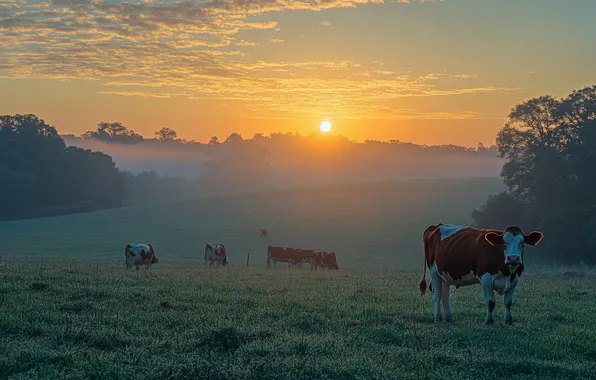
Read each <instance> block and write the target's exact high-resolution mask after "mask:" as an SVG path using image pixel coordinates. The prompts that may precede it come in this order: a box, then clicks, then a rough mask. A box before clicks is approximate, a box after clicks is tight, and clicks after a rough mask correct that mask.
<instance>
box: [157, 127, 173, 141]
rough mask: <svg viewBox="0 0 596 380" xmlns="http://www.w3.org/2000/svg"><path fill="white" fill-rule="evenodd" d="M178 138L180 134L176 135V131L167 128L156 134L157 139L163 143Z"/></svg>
mask: <svg viewBox="0 0 596 380" xmlns="http://www.w3.org/2000/svg"><path fill="white" fill-rule="evenodd" d="M177 137H178V134H177V133H176V131H175V130H173V129H171V128H167V127H163V128H162V129H160V130H159V131H157V132H155V138H157V139H158V140H159V141H162V142H166V141H173V140H175V139H176V138H177Z"/></svg>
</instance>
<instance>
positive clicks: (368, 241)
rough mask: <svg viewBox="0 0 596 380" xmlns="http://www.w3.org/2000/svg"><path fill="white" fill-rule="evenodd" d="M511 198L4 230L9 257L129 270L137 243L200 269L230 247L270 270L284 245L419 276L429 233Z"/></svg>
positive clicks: (423, 184) (312, 191)
mask: <svg viewBox="0 0 596 380" xmlns="http://www.w3.org/2000/svg"><path fill="white" fill-rule="evenodd" d="M502 188H503V185H502V183H501V180H500V179H499V178H485V179H479V178H473V179H427V180H410V181H402V182H386V183H369V184H350V185H332V186H319V187H308V188H297V189H292V190H280V191H270V192H265V193H254V194H245V195H234V196H220V197H214V198H201V199H196V200H192V201H183V202H172V203H162V204H153V205H136V206H130V207H125V208H122V209H116V210H106V211H101V212H93V213H88V214H76V215H67V216H60V217H53V218H42V219H32V220H21V221H13V222H1V223H0V254H3V255H4V256H10V257H13V256H19V257H30V258H32V259H38V258H48V257H56V258H69V259H75V260H85V259H115V260H121V259H122V257H123V255H124V253H123V251H124V246H125V245H126V244H127V243H128V242H150V243H152V244H153V246H154V247H155V249H156V253H157V256H158V257H159V258H160V260H166V261H168V260H170V261H171V260H175V261H185V262H193V263H196V262H199V261H200V260H201V258H202V255H203V247H204V246H205V244H206V243H224V244H225V245H226V247H227V250H228V256H229V261H230V262H231V263H232V264H242V263H245V262H246V257H247V254H250V256H251V262H252V264H253V265H264V264H265V259H266V246H267V244H276V245H285V246H294V247H300V248H311V249H317V250H325V251H335V252H336V253H337V257H338V263H339V265H340V267H341V268H348V267H364V266H367V267H373V268H374V267H380V266H383V267H386V266H390V267H394V268H419V267H421V266H422V259H421V255H422V253H421V251H422V245H421V236H422V231H424V229H425V228H426V227H427V226H428V225H430V224H434V223H438V222H443V223H453V224H469V223H470V222H471V220H470V213H471V211H472V209H473V208H474V207H477V206H478V205H480V204H482V203H483V202H484V201H485V200H486V198H487V197H488V195H489V194H493V193H496V192H498V191H499V190H501V189H502ZM262 227H267V228H268V230H269V238H268V239H260V237H259V230H260V228H262Z"/></svg>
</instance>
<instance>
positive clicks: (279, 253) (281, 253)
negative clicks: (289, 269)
mask: <svg viewBox="0 0 596 380" xmlns="http://www.w3.org/2000/svg"><path fill="white" fill-rule="evenodd" d="M291 253H292V248H284V247H278V246H275V245H269V246H267V266H271V261H273V265H275V266H277V262H278V261H280V262H282V263H288V266H289V264H290V261H291Z"/></svg>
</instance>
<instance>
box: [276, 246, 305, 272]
mask: <svg viewBox="0 0 596 380" xmlns="http://www.w3.org/2000/svg"><path fill="white" fill-rule="evenodd" d="M314 257H315V251H314V250H312V249H300V248H290V247H277V246H273V245H270V246H268V247H267V266H270V265H271V261H273V265H277V262H278V261H279V262H283V263H288V267H291V266H298V267H299V268H302V263H303V262H308V263H311V267H312V260H313V258H314Z"/></svg>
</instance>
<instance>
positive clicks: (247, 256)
mask: <svg viewBox="0 0 596 380" xmlns="http://www.w3.org/2000/svg"><path fill="white" fill-rule="evenodd" d="M249 259H250V253H249V254H248V255H246V266H248V260H249Z"/></svg>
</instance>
